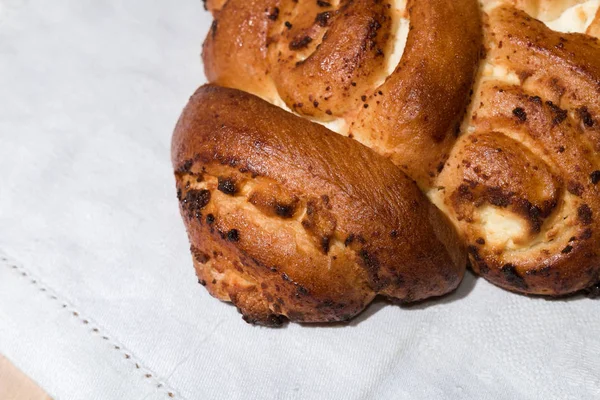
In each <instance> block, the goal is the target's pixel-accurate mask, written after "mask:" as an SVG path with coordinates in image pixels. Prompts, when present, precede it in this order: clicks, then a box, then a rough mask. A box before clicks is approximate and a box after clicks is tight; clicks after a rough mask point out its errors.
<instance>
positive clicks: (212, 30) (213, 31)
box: [210, 19, 219, 39]
mask: <svg viewBox="0 0 600 400" xmlns="http://www.w3.org/2000/svg"><path fill="white" fill-rule="evenodd" d="M218 26H219V21H217V20H216V19H215V20H213V22H212V24H211V25H210V34H211V35H212V38H213V39H214V38H215V36H216V35H217V27H218Z"/></svg>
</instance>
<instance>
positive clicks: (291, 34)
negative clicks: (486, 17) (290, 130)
mask: <svg viewBox="0 0 600 400" xmlns="http://www.w3.org/2000/svg"><path fill="white" fill-rule="evenodd" d="M337 3H339V4H337V5H336V2H314V1H310V2H308V1H307V2H297V1H293V0H253V1H246V0H230V1H228V3H227V4H226V5H225V7H224V8H223V10H222V11H221V12H220V13H219V14H218V16H217V17H216V19H215V24H214V25H215V26H216V29H214V28H213V29H211V31H210V32H209V34H208V36H207V38H206V41H205V43H204V52H203V60H204V63H205V69H206V74H207V77H208V79H209V81H210V82H212V83H216V84H219V85H221V86H226V87H231V88H236V89H240V90H244V91H246V92H249V93H252V94H255V95H257V96H260V97H262V98H263V99H265V100H267V101H269V102H272V103H273V102H278V101H281V100H282V101H283V102H284V103H285V104H286V105H287V107H288V108H290V109H291V110H293V111H294V112H296V113H297V114H299V115H303V116H306V117H310V118H312V119H315V120H318V121H331V120H333V119H335V118H341V119H343V120H344V121H345V124H346V125H347V126H348V130H349V132H348V133H349V135H350V136H353V137H354V138H355V139H357V140H358V141H360V142H362V143H364V144H366V145H368V146H369V147H371V148H373V149H374V150H375V151H377V152H379V153H380V154H383V155H385V156H387V157H389V158H390V159H391V160H392V161H393V162H394V163H395V164H396V165H399V166H401V167H402V168H403V169H404V171H405V172H407V173H408V174H409V175H410V176H411V177H412V178H413V179H415V180H416V181H417V182H418V183H419V185H420V186H422V187H427V186H429V184H430V183H431V180H432V177H434V176H436V175H437V174H438V172H439V171H438V167H439V166H440V165H442V164H443V161H444V160H445V158H446V157H447V155H448V153H449V150H450V148H451V147H452V145H453V144H454V142H455V140H456V135H457V134H458V131H457V129H458V124H459V121H460V118H461V117H462V113H463V112H464V110H465V107H466V106H467V104H468V100H469V98H468V97H469V90H470V88H471V85H472V83H473V78H474V74H475V71H476V68H477V64H478V60H479V51H480V46H481V23H480V12H479V5H478V4H477V1H476V0H431V1H416V0H409V2H408V6H407V10H406V14H407V16H408V17H409V18H410V30H409V34H408V39H407V45H406V50H405V52H404V54H403V56H402V60H401V62H400V64H399V65H398V66H397V67H396V68H392V69H393V73H392V74H391V75H390V76H389V77H388V76H387V65H388V63H389V62H390V60H391V58H392V53H393V49H394V43H395V42H396V41H397V40H399V39H398V38H397V37H396V33H395V32H396V31H397V30H398V26H399V24H400V23H401V22H400V19H401V18H403V17H404V13H402V12H401V10H397V9H396V8H395V5H394V4H393V2H392V1H390V0H386V1H383V0H355V1H341V2H337ZM248 21H250V22H248ZM393 67H395V66H393ZM279 96H281V100H279Z"/></svg>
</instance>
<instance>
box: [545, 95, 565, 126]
mask: <svg viewBox="0 0 600 400" xmlns="http://www.w3.org/2000/svg"><path fill="white" fill-rule="evenodd" d="M546 105H547V106H548V107H549V108H550V111H551V112H552V114H554V117H553V118H552V124H553V125H558V124H560V123H561V122H563V121H564V120H565V119H567V115H568V113H567V110H563V109H562V108H560V107H558V106H557V105H556V104H554V103H552V102H551V101H547V102H546Z"/></svg>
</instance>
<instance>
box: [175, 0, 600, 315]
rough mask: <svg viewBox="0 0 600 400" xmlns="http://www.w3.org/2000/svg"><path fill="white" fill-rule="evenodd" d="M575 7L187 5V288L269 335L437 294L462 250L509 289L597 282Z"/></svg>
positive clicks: (364, 0)
mask: <svg viewBox="0 0 600 400" xmlns="http://www.w3.org/2000/svg"><path fill="white" fill-rule="evenodd" d="M594 2H597V1H596V0H588V1H587V2H584V1H577V0H571V1H550V0H537V1H534V0H530V1H528V0H506V1H482V2H481V3H480V2H478V1H476V0H430V1H417V0H412V1H411V0H409V1H408V3H405V2H404V1H402V0H396V1H383V0H354V1H346V0H343V1H342V0H340V1H300V2H298V1H294V0H228V1H217V0H212V1H211V0H209V1H208V2H206V6H207V8H208V9H209V10H210V11H211V12H212V13H213V15H214V17H215V20H214V22H213V25H212V27H211V29H210V31H209V33H208V36H207V38H206V40H205V42H204V47H203V60H204V65H205V72H206V75H207V78H208V80H209V82H211V84H210V85H207V86H204V87H201V88H200V89H198V91H197V92H196V93H195V94H194V96H192V98H191V99H190V102H189V104H188V105H187V107H186V109H185V110H184V112H183V114H182V117H181V119H180V121H179V123H178V125H177V128H176V130H175V134H174V138H173V146H172V159H173V166H174V168H175V171H176V172H175V176H176V181H177V189H178V197H179V200H180V207H181V212H182V216H183V218H184V222H185V224H186V227H187V230H188V235H189V238H190V242H191V244H192V253H193V256H194V265H195V268H196V272H197V274H198V277H199V279H200V282H201V283H202V284H204V285H206V287H207V288H208V290H209V292H210V293H211V294H212V295H213V296H215V297H217V298H219V299H222V300H225V301H231V302H233V303H234V304H235V305H236V306H237V307H238V308H239V309H240V311H241V312H242V314H243V315H244V317H245V319H246V320H248V321H250V322H255V323H260V324H267V325H277V324H280V323H281V322H282V321H283V320H285V319H286V318H287V319H290V320H293V321H298V322H322V321H341V320H348V319H350V318H352V317H353V316H354V315H356V314H357V313H359V312H360V311H361V310H363V309H364V307H365V306H366V305H367V304H368V303H369V302H370V301H371V300H372V299H373V298H374V297H375V296H377V295H383V296H386V297H388V298H390V299H393V300H396V301H400V302H411V301H418V300H423V299H425V298H428V297H432V296H440V295H443V294H445V293H448V292H450V291H452V290H453V289H455V288H456V286H457V285H458V283H459V282H460V279H461V278H462V276H463V274H464V269H465V267H466V264H467V256H466V255H465V253H468V260H469V263H470V264H471V266H472V269H473V270H474V271H475V272H477V273H479V274H481V275H482V276H483V277H485V278H486V279H488V280H490V281H491V282H493V283H495V284H497V285H499V286H501V287H503V288H506V289H509V290H512V291H515V292H520V293H526V294H542V295H552V296H557V295H564V294H569V293H573V292H577V291H579V290H582V289H585V288H588V287H591V286H592V285H594V284H595V283H596V282H598V281H600V256H599V255H598V254H599V250H600V249H599V245H598V240H597V237H596V236H597V235H598V230H599V229H600V226H598V224H599V222H598V221H597V219H598V218H597V215H598V213H599V212H600V209H599V208H600V197H599V194H600V193H599V192H598V191H599V190H600V158H599V157H598V151H600V128H599V126H600V120H599V119H598V115H599V113H600V101H599V98H600V97H599V94H600V44H599V43H598V41H597V39H596V38H594V37H593V35H595V34H596V33H595V32H597V30H598V29H599V28H600V26H599V25H600V16H598V15H600V14H598V15H596V10H597V8H598V5H597V4H595V3H594ZM599 3H600V2H599ZM569 13H571V14H569ZM574 13H578V14H577V15H580V16H581V19H582V20H581V21H580V22H579V24H578V25H577V28H574V29H573V30H576V31H580V32H582V33H583V32H587V35H584V34H580V33H568V34H567V33H558V32H555V31H552V30H551V29H549V28H548V27H547V26H546V25H545V24H544V23H542V22H540V21H538V20H536V19H535V18H539V19H541V20H543V21H544V22H546V23H547V24H548V25H549V26H553V27H555V29H560V28H559V27H563V26H564V25H565V18H566V17H565V16H567V17H568V16H569V15H572V14H574ZM561 15H562V17H561ZM561 18H562V19H561ZM567 25H568V24H567ZM574 25H575V24H574ZM426 196H427V197H428V198H429V199H428V198H427V197H426ZM465 249H466V251H465Z"/></svg>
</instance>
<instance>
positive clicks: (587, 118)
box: [577, 107, 594, 128]
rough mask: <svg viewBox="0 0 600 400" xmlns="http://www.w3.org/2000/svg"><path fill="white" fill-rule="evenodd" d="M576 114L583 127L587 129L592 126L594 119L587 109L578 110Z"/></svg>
mask: <svg viewBox="0 0 600 400" xmlns="http://www.w3.org/2000/svg"><path fill="white" fill-rule="evenodd" d="M577 114H579V118H581V121H582V122H583V125H585V126H587V127H588V128H591V127H592V126H594V119H593V118H592V114H590V112H589V111H588V108H587V107H581V108H578V109H577Z"/></svg>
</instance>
